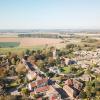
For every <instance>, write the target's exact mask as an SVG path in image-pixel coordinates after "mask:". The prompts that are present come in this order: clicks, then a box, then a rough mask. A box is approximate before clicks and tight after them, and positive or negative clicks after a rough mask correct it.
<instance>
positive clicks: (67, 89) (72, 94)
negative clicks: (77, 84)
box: [63, 85, 76, 99]
mask: <svg viewBox="0 0 100 100" xmlns="http://www.w3.org/2000/svg"><path fill="white" fill-rule="evenodd" d="M63 90H64V91H65V92H66V93H67V94H68V95H69V96H70V97H71V98H72V99H73V98H74V97H75V96H76V91H75V90H74V89H73V88H71V87H70V86H68V85H64V86H63Z"/></svg>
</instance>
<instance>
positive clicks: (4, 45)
mask: <svg viewBox="0 0 100 100" xmlns="http://www.w3.org/2000/svg"><path fill="white" fill-rule="evenodd" d="M19 45H20V42H0V48H8V47H11V48H13V47H18V46H19Z"/></svg>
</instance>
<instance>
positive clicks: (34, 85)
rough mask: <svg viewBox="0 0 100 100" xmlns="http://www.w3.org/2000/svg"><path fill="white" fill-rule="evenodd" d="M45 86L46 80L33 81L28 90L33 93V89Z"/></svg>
mask: <svg viewBox="0 0 100 100" xmlns="http://www.w3.org/2000/svg"><path fill="white" fill-rule="evenodd" d="M46 85H48V78H43V79H41V80H36V81H33V82H32V83H29V84H28V88H29V90H30V91H34V90H35V89H37V88H39V87H43V86H46Z"/></svg>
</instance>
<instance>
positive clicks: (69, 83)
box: [63, 79, 83, 98]
mask: <svg viewBox="0 0 100 100" xmlns="http://www.w3.org/2000/svg"><path fill="white" fill-rule="evenodd" d="M82 86H83V84H82V83H81V82H79V81H77V80H75V79H68V80H66V81H65V85H64V86H63V89H64V90H65V92H66V93H67V94H68V95H69V96H70V97H71V98H76V97H77V96H78V95H79V92H80V90H81V89H82Z"/></svg>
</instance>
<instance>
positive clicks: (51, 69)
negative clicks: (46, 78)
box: [49, 67, 60, 74]
mask: <svg viewBox="0 0 100 100" xmlns="http://www.w3.org/2000/svg"><path fill="white" fill-rule="evenodd" d="M49 72H52V73H55V74H60V70H59V69H58V67H50V68H49Z"/></svg>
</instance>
